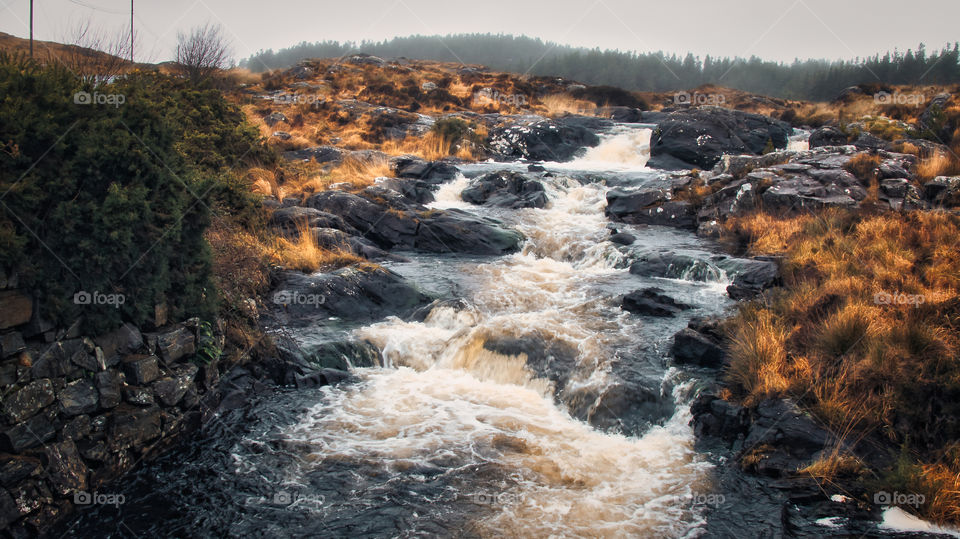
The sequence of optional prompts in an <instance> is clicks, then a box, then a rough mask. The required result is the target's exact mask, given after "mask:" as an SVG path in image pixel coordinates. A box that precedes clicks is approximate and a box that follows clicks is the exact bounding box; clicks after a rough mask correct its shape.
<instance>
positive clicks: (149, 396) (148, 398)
mask: <svg viewBox="0 0 960 539" xmlns="http://www.w3.org/2000/svg"><path fill="white" fill-rule="evenodd" d="M120 392H121V393H122V394H123V400H124V401H125V402H129V403H130V404H133V405H135V406H152V405H153V404H154V403H155V401H154V399H153V391H151V390H150V388H146V387H140V386H131V385H124V386H123V387H122V388H121V389H120Z"/></svg>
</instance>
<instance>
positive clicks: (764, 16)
mask: <svg viewBox="0 0 960 539" xmlns="http://www.w3.org/2000/svg"><path fill="white" fill-rule="evenodd" d="M79 4H85V5H88V6H94V7H95V8H97V9H91V8H88V7H83V6H82V5H79ZM28 6H29V0H0V31H3V32H7V33H10V34H14V35H17V36H21V37H26V36H27V35H28V31H27V25H26V24H27V20H28V16H27V14H28ZM129 7H130V2H129V0H35V19H34V20H35V23H34V24H35V35H36V37H37V39H43V40H51V41H62V40H63V39H64V37H65V36H67V35H69V33H70V29H71V28H73V27H75V26H76V25H77V24H78V23H79V22H80V21H83V20H86V19H88V18H92V19H93V20H94V22H95V24H96V25H98V26H99V27H102V28H113V29H120V28H123V27H124V26H125V25H127V24H128V21H129V11H128V10H129ZM135 7H136V9H135V11H136V26H138V28H139V30H138V31H139V33H140V35H139V39H138V42H139V47H140V52H139V54H138V60H152V61H162V60H167V59H169V58H170V57H171V56H172V51H173V48H174V45H175V42H176V34H177V31H178V30H186V29H189V28H190V27H191V26H192V25H196V24H200V23H203V22H205V21H208V20H210V21H213V22H220V23H222V24H223V25H224V27H225V28H226V29H227V31H228V33H229V34H230V35H231V36H232V38H233V44H234V50H235V55H236V57H237V58H242V57H246V56H249V55H250V54H251V53H253V52H256V51H257V50H258V49H261V48H263V49H267V48H273V49H279V48H283V47H286V46H289V45H293V44H295V43H298V42H300V41H318V40H324V39H335V40H341V41H342V40H356V41H359V40H362V39H378V40H379V39H384V38H389V37H393V36H398V35H411V34H431V35H432V34H448V33H460V32H494V33H507V34H526V35H530V36H534V37H540V38H543V39H545V40H551V41H557V42H561V43H569V44H571V45H578V46H587V47H600V48H603V49H606V48H616V49H621V50H637V51H641V52H645V51H654V50H661V49H662V50H664V51H667V52H676V53H686V52H688V51H689V52H693V53H694V54H696V55H699V56H703V55H706V54H711V55H713V56H737V55H739V56H750V55H753V54H755V55H758V56H761V57H763V58H767V59H774V60H783V61H790V60H793V59H794V58H797V57H799V58H830V59H834V58H853V57H855V56H865V55H871V54H873V53H875V52H879V51H884V50H891V49H893V48H895V47H896V48H899V49H900V50H905V49H907V48H916V46H917V44H918V43H920V42H921V41H922V42H924V43H926V45H927V47H928V49H939V48H940V47H941V46H943V45H944V44H945V43H947V42H948V41H949V42H952V41H956V40H960V27H958V26H957V21H958V20H960V1H958V0H909V1H905V0H727V1H718V0H713V1H710V0H685V1H681V2H671V1H669V0H666V1H665V0H655V1H651V0H646V1H641V0H574V1H567V0H552V1H542V0H512V1H511V0H475V1H469V2H467V1H461V0H351V1H344V0H337V1H309V0H280V1H275V2H270V1H258V2H247V1H243V0H136V4H135ZM111 12H112V13H111ZM144 55H146V56H148V57H147V58H144V57H143V56H144Z"/></svg>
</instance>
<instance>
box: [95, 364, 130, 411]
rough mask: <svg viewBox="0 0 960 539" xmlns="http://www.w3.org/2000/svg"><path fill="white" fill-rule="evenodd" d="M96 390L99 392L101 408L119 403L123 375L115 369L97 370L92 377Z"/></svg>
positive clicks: (111, 406)
mask: <svg viewBox="0 0 960 539" xmlns="http://www.w3.org/2000/svg"><path fill="white" fill-rule="evenodd" d="M94 379H95V381H96V384H97V390H98V391H99V392H100V406H101V407H103V408H113V407H115V406H117V405H118V404H120V401H121V398H122V393H121V389H122V387H123V382H124V376H123V374H122V373H119V372H116V371H104V372H98V373H97V375H96V376H95V377H94Z"/></svg>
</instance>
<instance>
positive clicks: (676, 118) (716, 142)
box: [648, 107, 793, 169]
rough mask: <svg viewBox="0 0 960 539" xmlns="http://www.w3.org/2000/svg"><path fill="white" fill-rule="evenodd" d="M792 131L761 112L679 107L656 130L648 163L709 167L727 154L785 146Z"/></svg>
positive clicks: (758, 152)
mask: <svg viewBox="0 0 960 539" xmlns="http://www.w3.org/2000/svg"><path fill="white" fill-rule="evenodd" d="M792 132H793V128H792V127H790V125H789V124H787V123H785V122H781V121H778V120H774V119H772V118H769V117H767V116H761V115H759V114H750V113H745V112H740V111H736V110H732V109H727V108H722V107H701V108H691V109H684V110H679V111H675V112H671V113H670V114H669V115H668V116H667V117H666V118H665V119H663V120H662V121H661V122H660V123H659V125H658V126H657V129H656V130H655V131H654V132H653V135H652V137H651V139H650V155H651V159H650V162H649V163H648V166H650V167H652V168H666V169H682V168H700V169H710V168H712V167H713V166H714V165H716V164H717V162H718V161H719V160H720V157H721V156H722V155H723V154H725V153H726V154H752V155H760V154H762V153H764V151H765V150H768V149H770V148H772V149H782V148H786V146H787V140H788V138H789V136H790V134H791V133H792ZM684 164H686V166H684Z"/></svg>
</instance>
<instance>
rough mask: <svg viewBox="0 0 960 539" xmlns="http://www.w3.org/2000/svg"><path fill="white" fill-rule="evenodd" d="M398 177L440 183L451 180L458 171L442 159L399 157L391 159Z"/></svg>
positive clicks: (434, 183)
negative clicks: (426, 159) (428, 159)
mask: <svg viewBox="0 0 960 539" xmlns="http://www.w3.org/2000/svg"><path fill="white" fill-rule="evenodd" d="M393 167H394V171H395V172H396V175H397V177H398V178H409V179H414V180H420V181H423V182H426V183H427V184H429V185H440V184H443V183H447V182H449V181H452V180H453V179H454V178H456V177H457V174H458V173H459V172H460V171H459V170H458V169H457V167H455V166H454V165H452V164H450V163H446V162H444V161H425V160H423V159H419V158H416V157H400V158H397V159H395V160H394V161H393Z"/></svg>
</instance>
